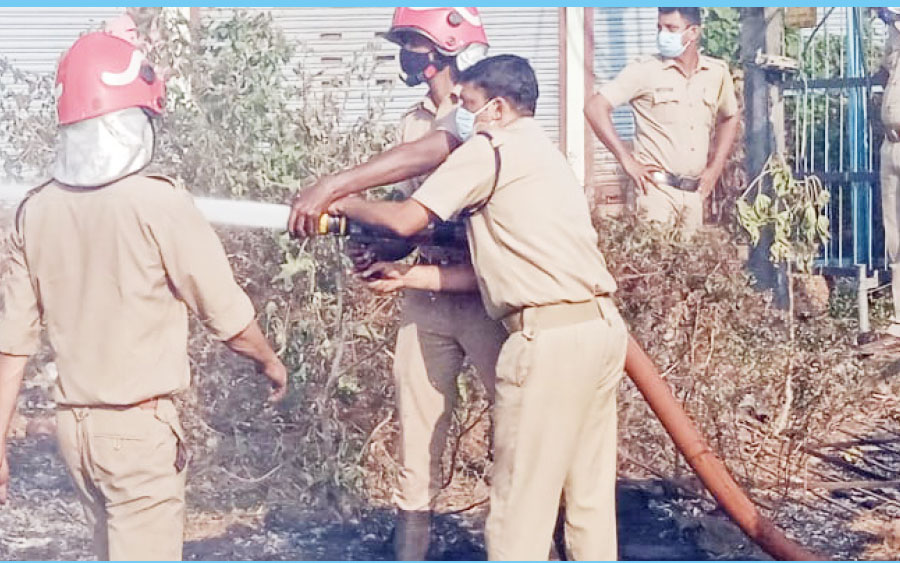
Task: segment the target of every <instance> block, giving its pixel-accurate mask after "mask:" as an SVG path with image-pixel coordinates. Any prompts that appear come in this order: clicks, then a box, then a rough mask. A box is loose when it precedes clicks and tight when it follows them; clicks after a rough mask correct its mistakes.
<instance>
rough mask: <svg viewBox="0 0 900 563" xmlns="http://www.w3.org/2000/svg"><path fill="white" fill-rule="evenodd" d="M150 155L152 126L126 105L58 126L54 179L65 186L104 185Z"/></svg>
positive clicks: (141, 164) (137, 167)
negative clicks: (97, 115)
mask: <svg viewBox="0 0 900 563" xmlns="http://www.w3.org/2000/svg"><path fill="white" fill-rule="evenodd" d="M152 156H153V126H152V125H151V123H150V118H149V117H147V114H146V113H144V110H142V109H141V108H127V109H123V110H120V111H114V112H112V113H107V114H106V115H101V116H99V117H95V118H92V119H85V120H84V121H78V122H75V123H72V124H70V125H63V126H62V127H60V128H59V146H58V150H57V153H56V164H55V166H54V168H53V178H54V179H56V180H58V181H59V182H61V183H63V184H66V185H67V186H75V187H95V186H103V185H105V184H109V183H110V182H114V181H116V180H118V179H120V178H124V177H125V176H128V175H129V174H133V173H135V172H137V171H138V170H140V169H142V168H144V167H145V166H147V164H149V163H150V158H151V157H152Z"/></svg>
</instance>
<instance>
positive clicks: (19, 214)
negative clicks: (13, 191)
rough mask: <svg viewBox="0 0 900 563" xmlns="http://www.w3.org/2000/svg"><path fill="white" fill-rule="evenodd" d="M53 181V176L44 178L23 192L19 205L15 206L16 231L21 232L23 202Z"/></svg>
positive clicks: (23, 216) (23, 210)
mask: <svg viewBox="0 0 900 563" xmlns="http://www.w3.org/2000/svg"><path fill="white" fill-rule="evenodd" d="M51 182H53V178H50V179H49V180H46V181H45V182H43V183H42V184H39V185H37V186H35V187H33V188H31V189H30V190H28V191H27V192H26V193H25V197H23V198H22V201H20V202H19V206H18V207H17V208H16V223H15V225H16V232H18V233H20V234H21V233H22V222H23V221H24V219H25V204H26V203H28V200H29V199H31V198H32V197H33V196H34V195H35V194H37V193H38V192H40V191H41V190H43V189H44V188H46V187H47V186H49V185H50V183H51Z"/></svg>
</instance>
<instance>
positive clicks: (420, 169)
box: [288, 130, 459, 236]
mask: <svg viewBox="0 0 900 563" xmlns="http://www.w3.org/2000/svg"><path fill="white" fill-rule="evenodd" d="M457 146H459V140H458V139H456V137H454V136H453V135H451V134H450V133H447V132H446V131H440V130H439V131H433V132H431V133H429V134H427V135H425V136H424V137H422V138H421V139H419V140H417V141H413V142H410V143H403V144H400V145H397V146H395V147H394V148H392V149H390V150H387V151H385V152H383V153H381V154H379V155H376V156H374V157H372V158H371V159H369V160H368V161H367V162H364V163H363V164H360V165H358V166H354V167H353V168H349V169H347V170H344V171H341V172H338V173H337V174H332V175H331V176H324V177H322V178H320V179H319V180H318V181H317V182H316V183H315V184H313V185H312V186H310V187H308V188H306V189H303V190H301V191H300V192H298V193H297V195H296V196H295V197H294V201H293V203H292V205H291V214H290V217H289V219H288V232H290V233H292V234H294V235H297V236H304V235H305V236H314V235H315V234H316V231H317V228H318V221H319V216H320V215H321V214H322V213H324V212H325V210H326V209H328V206H329V205H331V204H332V203H334V202H335V201H337V200H339V199H341V198H343V197H346V196H348V195H352V194H356V193H359V192H362V191H365V190H367V189H369V188H374V187H377V186H385V185H388V184H393V183H396V182H400V181H403V180H408V179H411V178H415V177H417V176H421V175H422V174H427V173H429V172H431V171H432V170H434V169H435V168H437V167H438V166H440V165H441V163H442V162H444V160H446V159H447V157H448V156H449V155H450V153H451V152H453V150H454V149H456V147H457Z"/></svg>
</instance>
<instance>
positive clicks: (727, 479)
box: [0, 189, 823, 561]
mask: <svg viewBox="0 0 900 563" xmlns="http://www.w3.org/2000/svg"><path fill="white" fill-rule="evenodd" d="M4 192H5V193H4ZM18 195H21V194H18ZM14 198H15V194H11V193H10V192H8V191H5V190H2V189H0V201H2V200H4V199H5V200H6V201H11V200H13V201H14ZM196 203H197V207H198V208H199V209H200V211H201V212H202V213H203V214H204V215H205V216H206V218H207V219H208V220H209V221H210V222H213V223H218V224H223V225H231V226H243V227H255V228H270V229H276V230H281V229H284V226H285V225H286V224H287V217H288V213H289V211H290V209H289V208H288V206H286V205H278V204H269V203H258V202H242V201H230V200H216V199H210V198H196ZM320 231H321V232H322V233H323V234H324V233H333V234H339V235H344V236H348V237H351V238H352V237H359V238H361V239H363V240H369V239H380V238H390V237H393V235H392V234H391V233H390V232H388V231H383V230H378V229H373V228H371V227H365V226H360V225H358V224H356V225H354V224H353V223H352V222H346V221H344V220H342V219H340V218H328V217H324V218H323V219H322V221H321V222H320ZM394 238H396V237H394ZM411 238H412V240H413V241H414V242H416V243H417V244H421V245H429V244H434V245H439V246H459V245H462V244H464V240H465V238H464V231H462V229H461V226H460V224H459V223H448V224H445V225H443V226H440V225H438V226H432V227H430V228H429V229H427V230H426V231H423V232H421V233H418V234H417V235H414V236H413V237H411ZM625 372H626V373H627V374H628V376H629V377H630V378H631V380H632V381H633V382H634V384H635V386H636V387H637V388H638V390H639V391H640V392H641V394H642V395H643V397H644V399H645V400H646V401H647V403H648V404H649V406H650V408H651V409H652V410H653V412H654V413H655V414H656V416H657V417H658V418H659V420H660V422H661V423H662V425H663V427H664V428H665V429H666V432H668V434H669V436H671V438H672V440H673V441H674V443H675V446H676V447H677V448H678V450H679V451H680V452H681V453H682V455H684V457H685V459H686V460H687V462H688V464H689V465H690V466H691V468H692V469H693V470H694V472H695V473H696V474H697V476H698V477H699V478H700V480H701V481H702V482H703V484H704V485H705V486H706V488H707V489H708V490H709V492H710V493H711V494H712V495H713V497H714V498H715V499H716V501H717V502H718V503H719V504H720V505H721V507H722V508H723V509H724V510H725V512H726V513H727V514H728V516H729V517H730V518H731V519H732V520H733V521H734V522H735V523H736V524H737V525H738V526H739V527H740V528H741V529H742V530H743V531H744V533H746V534H747V536H748V537H750V539H752V540H753V541H754V542H756V544H757V545H759V546H760V547H761V548H762V549H763V550H765V551H766V552H767V553H768V554H769V555H771V556H773V557H775V558H777V559H780V560H785V561H807V560H821V559H823V558H822V556H820V555H817V554H815V553H813V552H811V551H809V550H807V549H805V548H804V547H802V546H800V545H799V544H797V543H796V542H794V541H792V540H790V539H789V538H788V537H787V536H785V535H784V533H783V532H781V530H779V529H778V528H777V527H776V526H775V524H774V523H772V521H771V520H769V519H767V518H765V517H764V516H762V515H761V514H760V513H759V511H758V510H757V508H756V506H755V505H754V504H753V502H752V501H751V500H750V499H749V498H748V497H747V495H746V494H745V493H744V491H743V490H741V488H740V486H739V485H738V484H737V482H736V481H735V480H734V478H733V477H732V476H731V474H730V473H729V472H728V469H727V468H726V467H725V464H723V463H722V461H721V460H719V459H718V458H717V457H716V455H715V454H714V453H713V451H712V449H711V448H710V447H709V445H708V444H707V442H706V440H704V438H703V436H702V435H701V434H700V432H699V431H698V430H697V428H696V427H695V426H694V423H693V422H692V421H691V419H690V417H689V416H688V415H687V413H686V412H685V411H684V409H683V408H682V407H681V405H680V404H679V403H678V401H677V400H676V399H675V396H674V395H673V394H672V392H671V391H670V390H669V387H668V385H667V384H666V382H665V381H664V380H663V379H662V377H661V376H660V374H659V371H658V370H657V369H656V366H654V364H653V362H652V361H651V360H650V358H649V357H648V356H647V354H646V352H644V350H643V349H642V348H641V346H640V345H639V344H638V343H637V341H635V339H634V337H629V341H628V348H627V352H626V356H625Z"/></svg>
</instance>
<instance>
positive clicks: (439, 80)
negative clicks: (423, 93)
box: [428, 66, 456, 107]
mask: <svg viewBox="0 0 900 563" xmlns="http://www.w3.org/2000/svg"><path fill="white" fill-rule="evenodd" d="M451 73H452V70H451V69H450V67H449V66H447V67H444V68H443V69H441V71H440V72H438V73H437V74H435V75H434V77H433V78H432V79H431V80H429V81H428V97H429V98H431V101H432V102H433V103H434V107H440V105H441V102H443V101H444V100H445V99H447V96H449V95H450V92H452V91H453V88H454V87H455V86H456V83H455V82H453V76H452V74H451Z"/></svg>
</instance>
